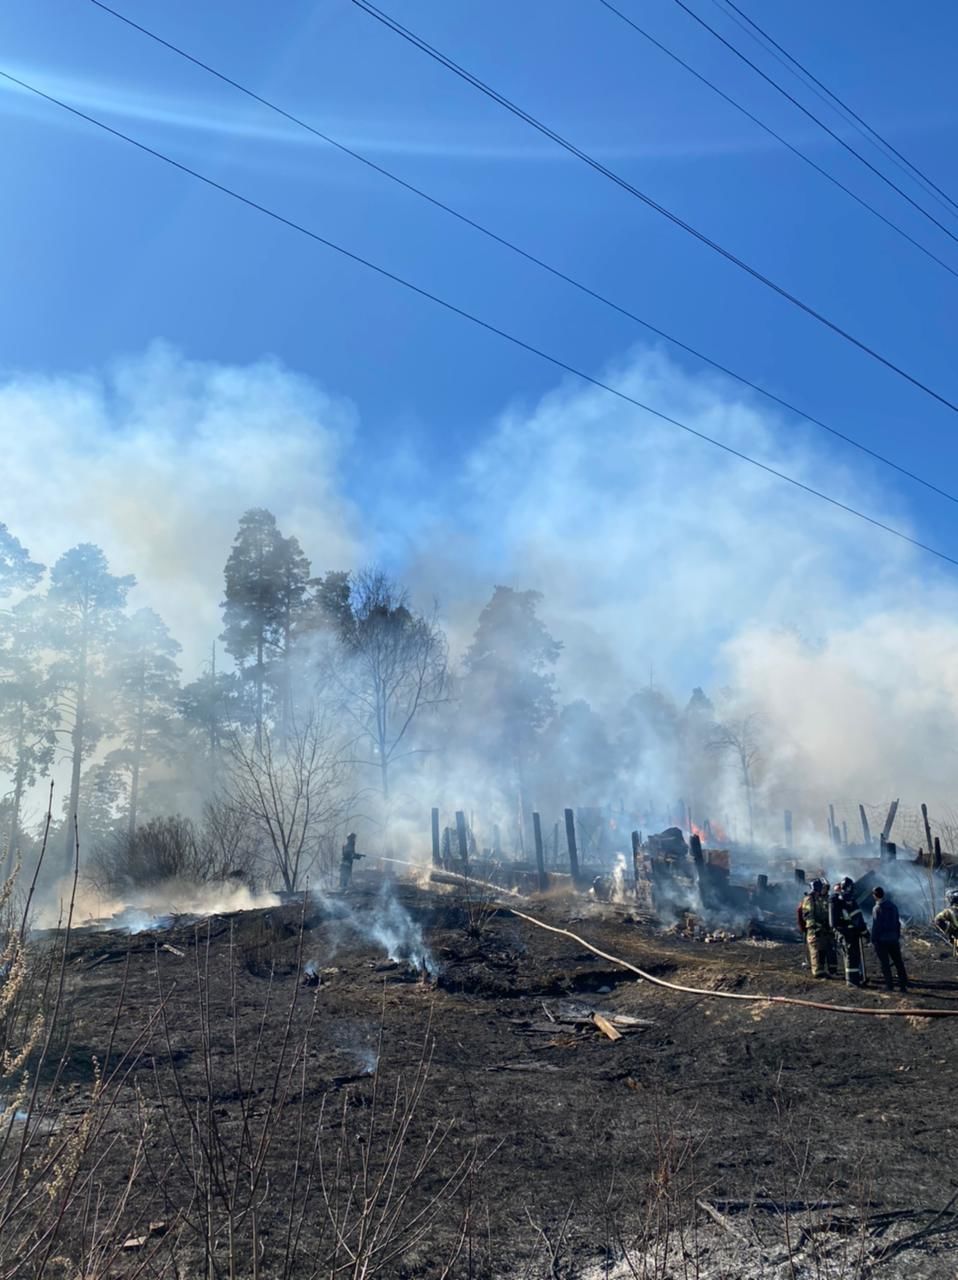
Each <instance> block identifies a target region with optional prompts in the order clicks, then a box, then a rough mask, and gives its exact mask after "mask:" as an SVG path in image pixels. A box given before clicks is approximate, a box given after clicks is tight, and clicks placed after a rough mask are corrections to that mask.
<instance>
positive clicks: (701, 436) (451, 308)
mask: <svg viewBox="0 0 958 1280" xmlns="http://www.w3.org/2000/svg"><path fill="white" fill-rule="evenodd" d="M0 78H3V79H4V80H6V81H7V82H8V83H10V84H13V85H16V86H17V87H18V88H20V89H23V90H25V91H26V92H27V93H32V94H34V95H35V96H36V97H38V98H42V99H43V100H44V101H46V102H49V103H51V104H52V105H53V106H56V107H59V108H60V109H61V110H62V111H66V112H68V113H69V114H70V115H72V116H74V117H76V118H77V119H79V120H85V121H86V122H87V124H91V125H93V126H94V127H95V128H97V129H101V130H102V131H103V132H104V133H108V134H109V135H110V136H111V137H114V138H117V139H119V140H120V141H121V142H125V143H127V144H128V145H129V146H131V147H135V148H136V149H137V150H138V151H142V152H143V153H144V154H145V155H149V156H152V157H153V158H154V159H155V160H161V161H162V162H163V163H164V164H167V165H169V166H170V167H171V168H173V169H176V170H178V171H179V172H180V173H185V174H186V175H187V176H188V177H191V178H194V179H196V181H197V182H202V183H203V184H204V185H205V186H207V187H211V188H212V189H213V190H214V191H219V192H220V193H221V194H222V195H225V196H229V197H230V198H231V199H232V200H236V201H237V202H238V203H239V204H242V205H245V206H246V208H248V209H253V210H255V211H256V212H257V213H261V214H263V215H264V216H265V217H267V218H271V219H272V220H273V221H274V222H278V223H279V224H280V225H282V226H284V227H288V228H289V229H290V230H291V231H296V232H298V233H299V234H300V235H303V236H306V237H307V238H308V239H309V240H312V241H314V242H315V243H316V244H321V245H324V246H325V247H326V248H327V249H332V250H334V251H335V252H336V253H339V254H341V255H342V256H343V257H344V258H348V259H349V261H350V262H355V263H357V264H358V265H359V266H362V267H366V268H367V270H369V271H372V272H375V274H376V275H378V276H381V277H382V278H383V279H385V280H390V281H392V283H393V284H398V285H401V286H402V287H403V288H404V289H408V290H409V291H410V293H414V294H416V295H417V296H418V297H420V298H425V299H426V300H427V301H429V302H433V303H435V304H436V305H437V306H440V307H442V308H443V309H444V310H445V311H448V312H450V313H451V314H452V315H456V316H459V317H460V318H461V319H463V320H468V321H469V322H470V323H471V324H474V325H476V326H477V328H480V329H483V330H485V331H486V332H487V333H492V334H494V335H495V336H496V337H499V338H502V339H504V340H505V341H506V342H509V343H512V345H513V346H516V347H518V348H520V349H521V350H522V351H527V352H528V353H529V354H530V355H534V356H537V357H538V358H539V359H540V360H544V361H546V363H548V364H550V365H552V366H553V367H554V368H556V369H561V370H562V371H563V372H565V373H571V374H572V375H573V377H576V378H579V379H580V380H581V381H582V382H585V383H587V384H588V385H589V386H592V387H596V388H597V389H598V390H600V391H605V392H607V393H608V394H609V395H611V396H615V398H616V399H617V400H621V401H623V402H624V403H626V404H631V405H633V406H634V407H635V408H637V409H641V410H642V411H643V412H644V413H648V414H651V415H652V417H654V418H658V419H659V420H660V421H661V422H665V423H667V424H668V425H669V426H672V427H677V428H678V429H679V430H680V431H685V432H686V433H687V434H688V435H691V436H695V438H696V439H698V440H703V441H705V443H706V444H711V445H714V447H715V448H716V449H721V450H722V452H723V453H727V454H729V455H730V456H731V457H733V458H738V459H739V460H740V461H741V462H747V463H748V464H749V465H750V466H753V467H756V468H757V469H758V470H759V471H764V472H765V473H766V474H767V475H770V476H774V477H775V478H776V479H777V480H783V481H785V483H786V484H790V485H792V486H793V487H794V488H796V489H800V490H801V491H802V492H803V493H807V494H810V495H811V496H812V497H814V498H818V499H820V500H821V501H822V502H827V503H828V504H829V506H832V507H836V508H837V509H838V510H839V511H844V512H846V513H847V514H848V515H851V516H854V517H856V519H858V520H863V521H864V522H865V523H866V524H870V525H872V526H873V527H874V528H876V529H881V530H882V531H883V532H885V533H889V534H891V535H892V536H893V537H895V538H899V539H900V540H901V541H902V542H907V543H908V544H909V545H910V546H913V547H916V548H918V550H920V551H926V552H928V554H929V555H933V556H935V557H936V558H937V559H939V560H944V561H945V562H946V563H947V564H950V565H954V566H955V567H956V568H958V559H956V558H955V557H954V556H950V555H948V554H947V553H946V552H944V551H939V550H938V549H937V548H935V547H931V546H929V545H928V544H927V543H924V542H920V541H919V540H918V539H917V538H913V537H911V536H910V535H909V534H907V533H904V532H903V531H902V530H901V529H896V528H894V527H893V526H892V525H888V524H885V523H884V522H883V521H881V520H877V519H876V518H875V517H874V516H870V515H866V513H865V512H863V511H859V510H858V509H857V508H856V507H852V506H849V505H848V504H847V503H845V502H841V501H840V500H839V499H838V498H833V497H831V496H830V495H829V494H827V493H823V492H822V491H821V490H820V489H815V488H813V486H812V485H808V484H805V483H804V481H802V480H798V479H796V478H795V477H794V476H790V475H788V474H787V473H786V472H784V471H779V470H778V469H777V468H775V467H772V466H769V464H768V463H765V462H760V461H759V459H758V458H753V457H752V456H751V455H750V454H747V453H745V452H744V451H742V450H741V449H736V448H734V446H732V445H730V444H725V443H724V442H723V441H721V440H716V439H715V437H714V436H710V435H707V434H706V433H705V432H704V431H699V430H698V429H697V428H696V427H692V426H690V425H689V424H688V423H687V422H682V421H681V420H680V419H679V418H673V417H672V416H671V415H670V414H667V413H663V411H662V410H661V409H655V408H653V407H652V406H651V405H648V404H645V403H644V402H643V401H642V400H639V399H637V398H636V397H635V396H631V395H629V394H628V392H626V391H622V390H621V389H620V388H618V387H614V386H612V385H611V383H608V382H603V381H602V379H601V378H596V377H594V376H593V375H592V374H590V373H585V372H584V371H583V370H582V369H579V368H577V367H576V366H575V365H572V364H569V363H568V362H567V361H565V360H562V359H560V358H559V357H558V356H554V355H551V354H550V353H549V352H547V351H544V350H543V349H542V348H541V347H536V346H534V345H533V344H532V343H531V342H526V341H525V339H524V338H519V337H517V336H516V335H515V334H513V333H509V332H508V331H507V330H506V329H501V328H499V326H498V325H494V324H492V323H491V322H490V321H488V320H483V319H482V318H481V317H479V316H477V315H475V314H473V313H472V312H471V311H467V310H466V309H465V308H464V307H460V306H457V305H456V304H455V303H454V302H449V301H448V299H446V298H443V297H441V296H440V295H439V294H436V293H432V292H431V291H430V290H428V289H425V288H423V286H422V285H418V284H415V283H413V281H411V280H407V279H406V278H405V277H403V276H401V275H398V274H397V273H396V272H394V271H390V270H389V269H388V268H387V267H383V266H380V265H379V264H378V263H376V262H373V261H372V260H371V259H369V258H365V257H363V256H362V255H361V254H359V253H355V252H354V251H353V250H352V249H347V248H346V247H345V246H344V245H341V244H337V243H336V241H335V240H330V239H328V238H327V237H326V236H323V235H320V234H319V232H318V231H313V230H312V229H311V228H309V227H306V226H304V225H303V224H302V223H301V222H295V221H294V220H293V219H292V218H287V217H286V216H285V215H284V214H281V213H277V212H276V210H275V209H271V208H269V206H268V205H264V204H261V203H260V202H259V201H257V200H253V199H252V198H251V197H250V196H244V195H243V194H242V193H241V192H239V191H236V190H235V189H234V188H233V187H228V186H226V184H225V183H222V182H218V181H217V180H216V179H215V178H211V177H209V175H208V174H205V173H202V172H201V171H200V170H199V169H193V168H191V167H190V166H189V165H187V164H184V163H183V162H182V161H181V160H175V159H174V158H173V157H172V156H169V155H167V154H166V153H165V152H163V151H160V150H158V149H157V148H156V147H151V146H149V145H148V144H147V143H145V142H140V141H139V139H137V138H134V137H132V136H131V135H130V134H128V133H124V132H123V131H122V130H120V129H117V128H115V127H114V126H113V125H110V124H107V123H106V122H105V121H104V120H100V119H98V118H97V117H96V116H93V115H90V114H89V113H88V112H86V111H81V110H80V108H79V107H74V106H71V105H70V104H69V103H68V102H64V101H63V100H62V99H60V98H57V97H54V95H53V94H51V93H47V92H45V91H44V90H43V89H39V88H37V87H36V85H32V84H30V83H29V82H28V81H26V80H22V79H21V78H20V77H18V76H15V75H13V74H12V73H11V72H9V71H4V70H2V69H0Z"/></svg>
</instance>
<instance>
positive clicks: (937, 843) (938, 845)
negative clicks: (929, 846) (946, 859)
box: [934, 836, 941, 871]
mask: <svg viewBox="0 0 958 1280" xmlns="http://www.w3.org/2000/svg"><path fill="white" fill-rule="evenodd" d="M934 866H935V870H936V871H938V870H940V869H941V841H940V840H939V839H938V837H937V836H935V863H934Z"/></svg>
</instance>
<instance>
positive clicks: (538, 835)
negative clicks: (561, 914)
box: [532, 810, 549, 893]
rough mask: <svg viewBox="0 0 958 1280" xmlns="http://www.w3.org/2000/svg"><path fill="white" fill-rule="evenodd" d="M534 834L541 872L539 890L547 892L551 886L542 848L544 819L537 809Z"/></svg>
mask: <svg viewBox="0 0 958 1280" xmlns="http://www.w3.org/2000/svg"><path fill="white" fill-rule="evenodd" d="M532 835H533V838H534V840H535V842H536V870H537V871H538V872H539V892H540V893H545V891H546V889H547V888H548V887H549V881H548V879H547V878H546V860H545V854H544V853H543V850H542V819H541V818H540V817H539V815H538V814H537V813H536V812H535V810H533V813H532Z"/></svg>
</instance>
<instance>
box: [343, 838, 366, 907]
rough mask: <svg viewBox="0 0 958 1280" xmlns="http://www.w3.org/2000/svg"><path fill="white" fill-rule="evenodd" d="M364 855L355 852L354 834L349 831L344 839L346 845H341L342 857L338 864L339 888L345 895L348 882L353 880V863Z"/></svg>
mask: <svg viewBox="0 0 958 1280" xmlns="http://www.w3.org/2000/svg"><path fill="white" fill-rule="evenodd" d="M365 856H366V855H365V854H363V853H357V852H356V833H355V832H354V831H350V833H349V835H348V836H347V837H346V843H345V844H344V845H343V852H342V857H341V860H340V863H339V887H340V889H342V891H343V892H344V893H345V892H346V890H347V889H348V888H349V882H350V880H351V879H352V878H353V863H354V862H357V861H358V860H359V859H360V858H364V857H365Z"/></svg>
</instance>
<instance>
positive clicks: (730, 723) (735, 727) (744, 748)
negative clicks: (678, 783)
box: [708, 711, 762, 843]
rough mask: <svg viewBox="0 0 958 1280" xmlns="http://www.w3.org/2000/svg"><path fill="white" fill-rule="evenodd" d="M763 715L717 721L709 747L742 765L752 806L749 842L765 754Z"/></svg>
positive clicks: (740, 770)
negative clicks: (757, 773) (758, 775)
mask: <svg viewBox="0 0 958 1280" xmlns="http://www.w3.org/2000/svg"><path fill="white" fill-rule="evenodd" d="M761 725H762V719H761V716H760V715H759V714H758V712H756V711H750V712H749V713H748V714H747V715H743V716H739V717H738V718H736V719H732V720H726V721H724V722H722V723H721V724H717V725H716V726H715V728H714V730H713V732H712V736H711V738H710V740H709V744H708V745H709V749H710V750H712V751H716V752H721V753H724V754H727V755H730V756H731V757H732V758H733V760H734V761H735V765H736V767H737V769H738V774H739V780H740V781H741V783H742V789H743V791H744V792H745V803H746V806H747V807H748V838H749V843H752V841H753V840H754V839H755V815H754V805H753V794H754V790H755V779H754V771H755V766H756V764H757V763H758V761H759V759H760V757H761Z"/></svg>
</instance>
